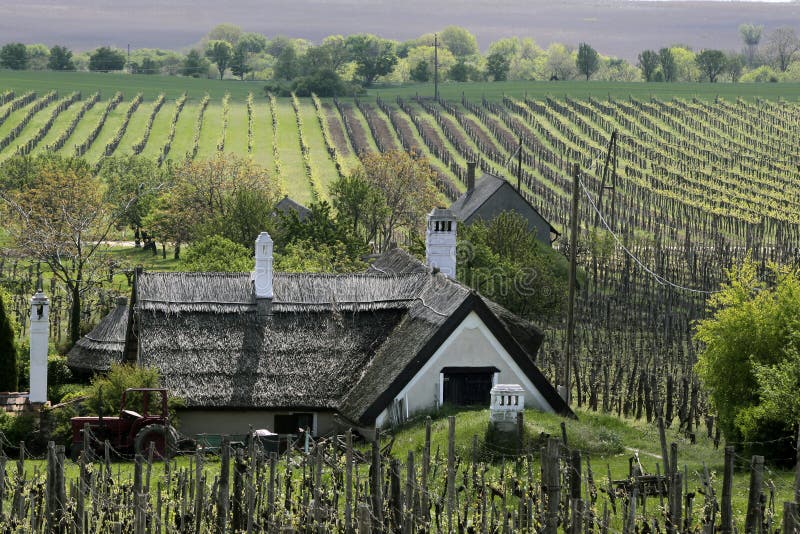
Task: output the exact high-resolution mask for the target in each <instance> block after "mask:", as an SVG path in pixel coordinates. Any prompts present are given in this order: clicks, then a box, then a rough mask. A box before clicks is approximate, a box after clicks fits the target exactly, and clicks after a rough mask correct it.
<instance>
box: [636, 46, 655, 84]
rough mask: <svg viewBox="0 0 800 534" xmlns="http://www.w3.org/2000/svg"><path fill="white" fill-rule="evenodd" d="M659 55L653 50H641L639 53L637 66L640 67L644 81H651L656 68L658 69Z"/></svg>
mask: <svg viewBox="0 0 800 534" xmlns="http://www.w3.org/2000/svg"><path fill="white" fill-rule="evenodd" d="M658 63H659V57H658V53H657V52H654V51H653V50H643V51H642V52H641V53H640V54H639V68H640V69H642V76H644V81H646V82H652V81H653V77H654V76H655V73H656V69H658Z"/></svg>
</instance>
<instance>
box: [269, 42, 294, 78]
mask: <svg viewBox="0 0 800 534" xmlns="http://www.w3.org/2000/svg"><path fill="white" fill-rule="evenodd" d="M297 68H298V64H297V49H296V48H295V45H294V43H293V42H291V41H290V42H289V44H288V45H287V46H285V47H283V48H282V49H281V52H280V53H279V54H278V57H277V58H276V61H275V66H274V67H273V69H272V78H273V79H275V80H292V79H294V77H295V76H297Z"/></svg>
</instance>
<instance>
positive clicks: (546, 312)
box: [456, 212, 567, 319]
mask: <svg viewBox="0 0 800 534" xmlns="http://www.w3.org/2000/svg"><path fill="white" fill-rule="evenodd" d="M458 235H459V243H458V257H459V261H458V264H457V266H456V272H457V276H458V279H459V280H460V281H461V282H462V283H464V284H466V285H468V286H470V287H472V288H474V289H477V290H478V291H480V293H481V294H482V295H485V296H486V297H488V298H490V299H492V300H494V301H495V302H497V303H499V304H501V305H503V306H505V307H506V308H508V309H509V310H511V311H512V312H514V313H516V314H518V315H520V316H522V317H527V318H529V319H542V318H548V319H549V318H552V317H553V316H554V315H555V316H557V315H558V314H559V313H560V312H561V311H562V310H563V306H564V304H565V302H566V289H567V265H566V260H565V259H564V258H563V256H560V255H559V254H558V253H557V252H555V251H553V250H552V249H550V248H549V247H545V246H544V245H542V244H541V243H539V241H537V239H536V236H535V234H534V233H533V232H531V231H530V230H528V223H527V221H526V220H525V218H524V217H522V216H521V215H519V214H518V213H514V212H503V213H501V214H500V215H498V216H497V217H495V218H494V219H492V220H491V221H488V222H487V221H477V222H474V223H472V224H471V225H470V226H465V225H459V228H458Z"/></svg>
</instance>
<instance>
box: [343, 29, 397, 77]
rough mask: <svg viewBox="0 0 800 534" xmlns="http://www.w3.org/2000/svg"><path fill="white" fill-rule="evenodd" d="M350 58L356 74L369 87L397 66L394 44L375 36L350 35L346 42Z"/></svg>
mask: <svg viewBox="0 0 800 534" xmlns="http://www.w3.org/2000/svg"><path fill="white" fill-rule="evenodd" d="M346 43H347V49H348V50H349V51H350V57H351V58H352V59H353V61H355V63H356V74H358V75H359V76H361V78H362V79H363V81H364V85H366V86H370V85H372V82H374V81H375V78H377V77H378V76H385V75H387V74H389V73H390V72H392V69H394V66H395V65H396V64H397V54H396V53H395V49H394V42H393V41H389V40H388V39H381V38H380V37H377V36H375V35H370V34H361V35H351V36H349V37H347V40H346Z"/></svg>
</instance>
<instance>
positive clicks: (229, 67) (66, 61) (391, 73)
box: [0, 24, 800, 96]
mask: <svg viewBox="0 0 800 534" xmlns="http://www.w3.org/2000/svg"><path fill="white" fill-rule="evenodd" d="M739 34H740V37H741V39H742V49H741V50H740V51H724V50H715V49H708V50H697V51H695V50H693V49H692V48H691V47H690V46H687V45H682V44H677V45H670V46H665V47H663V48H661V49H660V50H650V49H648V50H643V51H641V52H640V53H639V54H638V57H637V61H636V63H635V64H631V63H630V62H628V61H626V60H624V59H620V58H614V57H607V56H604V55H602V54H600V53H598V52H597V51H596V50H595V49H594V48H593V47H592V46H591V45H590V44H589V43H586V42H583V43H580V44H579V45H578V46H577V47H572V46H569V45H565V44H561V43H553V44H550V45H549V46H548V47H547V48H541V47H540V46H539V45H537V44H536V42H535V41H534V40H533V39H531V38H520V37H509V38H504V39H499V40H497V41H495V42H493V43H491V45H490V46H489V48H488V50H487V51H486V52H485V53H482V52H481V51H480V49H479V47H478V44H477V40H476V39H475V36H474V35H472V33H470V32H469V31H468V30H467V29H465V28H461V27H458V26H448V27H446V28H444V29H443V30H441V31H440V32H438V33H437V34H435V35H434V34H424V35H421V36H420V37H417V38H415V39H411V40H408V41H402V42H398V41H393V40H389V39H384V38H381V37H379V36H376V35H371V34H356V35H347V36H343V35H331V36H328V37H326V38H324V39H323V40H322V42H320V43H319V44H314V43H312V42H310V41H308V40H305V39H294V38H290V37H286V36H282V35H278V36H275V37H273V38H271V39H269V38H267V37H266V36H264V35H262V34H259V33H255V32H245V31H242V29H241V28H239V27H238V26H235V25H232V24H220V25H218V26H216V27H215V28H213V29H212V30H211V31H210V32H208V33H207V34H206V35H205V36H204V37H203V38H202V39H201V41H200V42H199V43H197V44H196V45H195V46H193V47H192V48H191V49H190V50H189V51H188V52H186V53H185V54H184V53H180V52H176V51H172V50H161V49H147V48H142V49H136V50H132V51H130V52H129V53H127V54H126V53H125V52H124V51H122V50H118V49H114V48H111V47H108V46H101V47H99V48H97V49H95V50H92V51H87V52H80V53H73V51H71V50H69V49H68V48H67V47H65V46H60V45H56V46H53V47H49V48H48V47H47V46H45V45H43V44H27V45H26V44H23V43H8V44H6V45H5V46H3V47H2V48H0V67H3V68H8V69H14V70H25V69H31V70H55V71H63V70H67V71H68V70H89V71H96V72H110V71H127V72H130V73H133V74H166V75H181V76H191V77H208V78H219V79H222V78H225V77H230V78H238V79H240V80H245V79H251V80H255V79H258V80H263V81H268V82H269V90H270V91H272V92H275V93H277V94H289V93H290V92H292V91H294V92H295V93H297V94H299V95H301V96H305V95H307V94H310V93H312V92H314V93H316V94H318V95H320V96H327V95H331V94H353V93H354V92H358V90H359V88H361V87H368V86H370V85H372V84H373V83H375V82H381V83H407V82H429V81H432V80H433V79H434V76H435V71H436V70H437V69H436V66H437V64H438V76H439V80H441V81H452V82H467V81H504V80H571V79H586V80H590V79H595V80H603V81H647V82H655V81H661V82H676V81H681V82H696V81H711V82H716V81H722V80H725V81H731V82H736V81H756V82H762V81H797V80H800V57H798V54H797V52H798V50H800V39H798V36H797V34H796V32H795V30H794V28H791V27H788V26H787V27H782V28H778V29H776V30H774V31H773V32H771V33H770V34H768V35H764V30H763V27H762V26H758V25H755V24H743V25H741V26H740V27H739ZM762 36H763V37H764V39H763V41H764V42H763V44H762ZM435 49H436V50H435Z"/></svg>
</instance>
